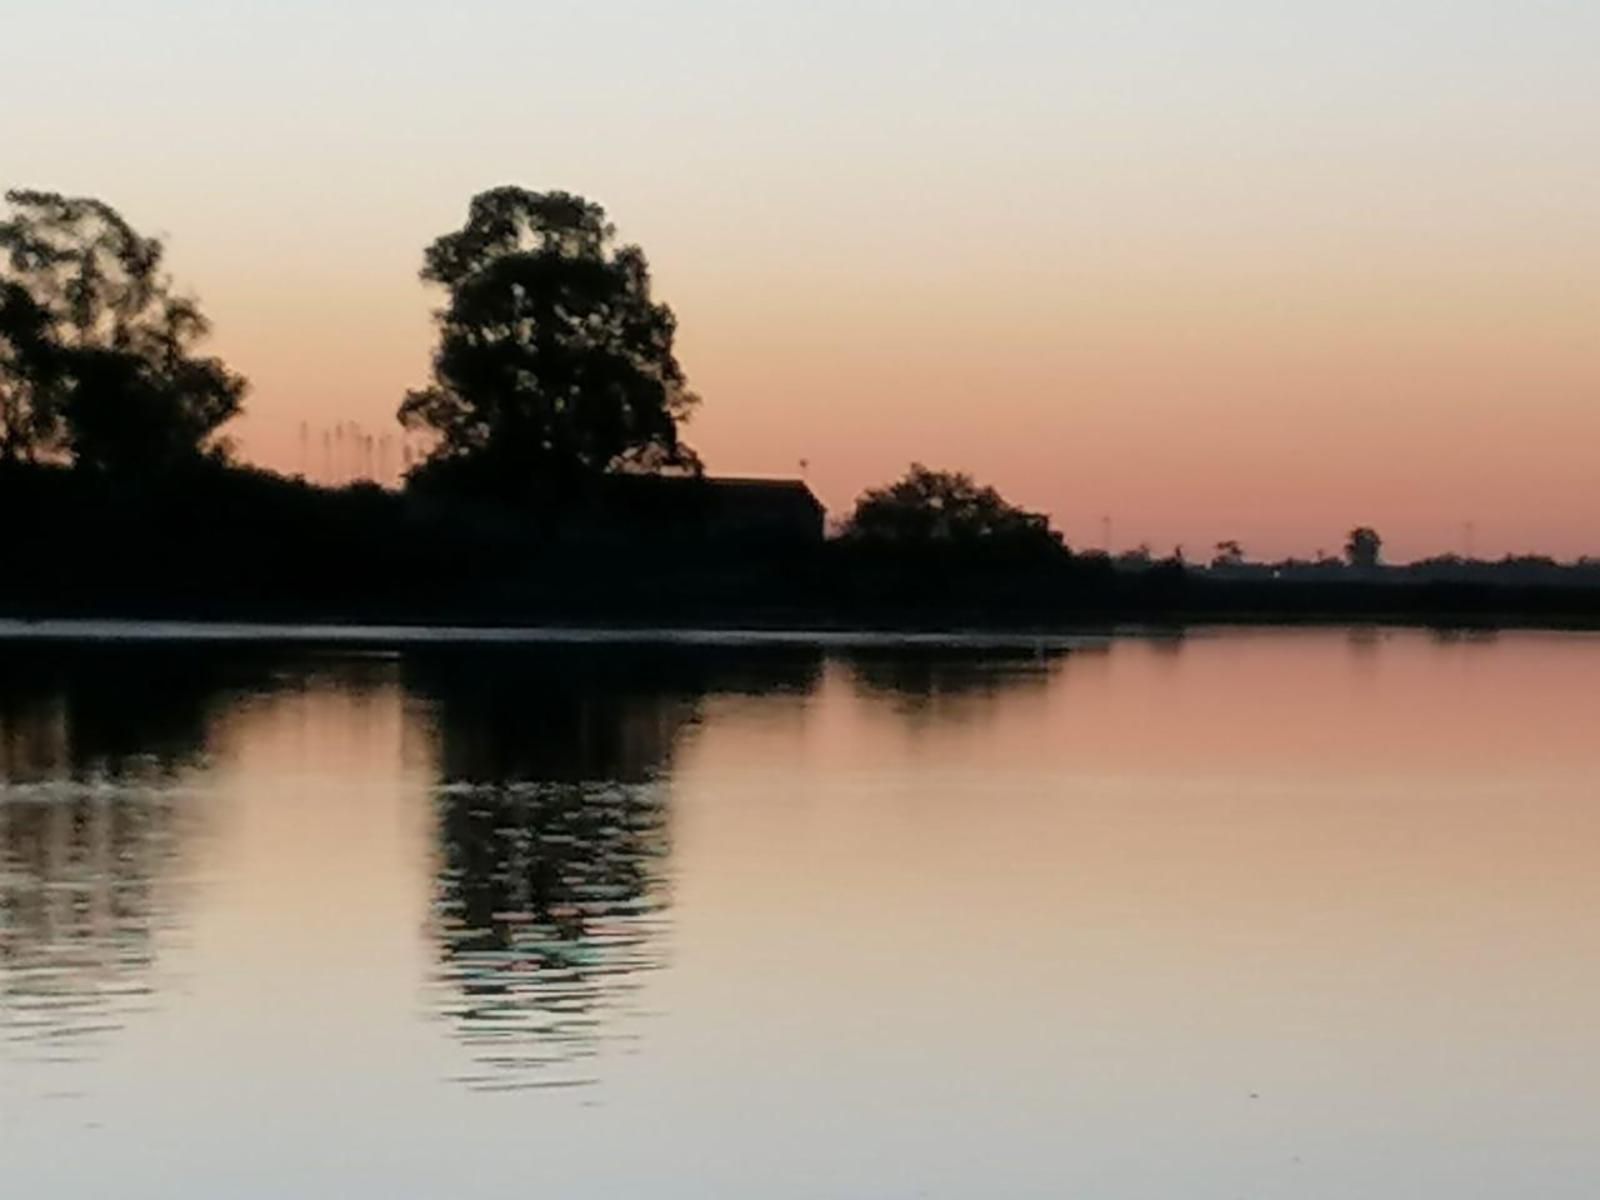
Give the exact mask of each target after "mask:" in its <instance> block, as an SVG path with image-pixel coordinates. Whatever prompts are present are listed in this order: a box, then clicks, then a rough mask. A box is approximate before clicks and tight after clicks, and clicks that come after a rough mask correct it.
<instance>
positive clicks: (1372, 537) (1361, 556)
mask: <svg viewBox="0 0 1600 1200" xmlns="http://www.w3.org/2000/svg"><path fill="white" fill-rule="evenodd" d="M1382 555H1383V539H1382V538H1381V537H1379V536H1378V531H1377V530H1376V529H1371V528H1368V527H1367V526H1365V525H1359V526H1357V527H1356V528H1354V529H1352V530H1351V531H1350V536H1349V537H1348V538H1346V539H1345V543H1344V556H1345V558H1346V559H1347V560H1348V561H1349V563H1350V565H1351V566H1352V567H1361V568H1364V569H1370V568H1372V567H1376V566H1377V565H1378V562H1379V560H1380V558H1381V557H1382Z"/></svg>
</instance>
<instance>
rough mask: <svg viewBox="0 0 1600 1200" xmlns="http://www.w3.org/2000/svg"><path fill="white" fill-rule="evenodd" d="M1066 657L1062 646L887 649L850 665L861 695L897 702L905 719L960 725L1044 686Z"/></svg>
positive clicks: (866, 653)
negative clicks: (979, 709)
mask: <svg viewBox="0 0 1600 1200" xmlns="http://www.w3.org/2000/svg"><path fill="white" fill-rule="evenodd" d="M1088 649H1090V647H1086V648H1085V649H1084V650H1073V651H1072V653H1084V652H1086V651H1087V650H1088ZM1067 654H1068V651H1066V650H1065V649H1062V648H1060V647H1058V646H1040V647H1039V648H1038V649H1018V648H1004V647H1002V648H994V647H982V648H976V647H974V648H967V647H944V648H936V649H929V648H922V647H918V648H916V649H909V650H908V649H906V648H903V647H885V648H883V649H862V650H855V651H852V652H850V653H849V654H848V655H846V662H847V663H848V664H849V667H850V673H851V675H852V676H853V677H854V679H855V682H856V685H857V686H858V687H859V688H860V689H861V690H862V691H863V692H866V693H868V694H870V695H878V696H882V697H885V698H887V699H889V700H891V701H893V702H894V704H895V705H896V706H897V707H898V708H899V709H900V710H901V711H902V712H904V713H905V714H906V715H907V716H910V717H917V718H921V717H927V716H932V715H935V714H938V715H944V716H949V717H951V718H952V719H960V718H966V717H969V716H970V715H971V709H972V708H973V706H975V705H976V706H981V705H984V704H987V703H990V702H992V701H993V700H995V699H996V698H997V697H999V696H1001V695H1002V694H1004V693H1006V692H1010V691H1014V690H1016V689H1019V688H1022V689H1027V688H1042V687H1044V686H1046V685H1047V684H1048V682H1049V680H1050V678H1051V676H1052V675H1053V674H1054V673H1055V671H1056V669H1057V668H1058V667H1059V666H1060V664H1061V663H1062V662H1063V661H1064V660H1065V659H1066V657H1067Z"/></svg>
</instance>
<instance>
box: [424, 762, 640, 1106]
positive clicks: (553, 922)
mask: <svg viewBox="0 0 1600 1200" xmlns="http://www.w3.org/2000/svg"><path fill="white" fill-rule="evenodd" d="M664 790H665V788H664V785H659V784H653V783H649V784H599V783H590V784H586V783H554V784H551V783H527V782H523V783H509V784H487V785H486V784H452V785H446V786H444V787H441V788H440V789H439V790H438V793H437V797H436V804H437V806H438V810H439V836H440V842H441V846H440V856H441V863H440V867H439V872H438V882H437V886H436V891H435V912H436V925H435V929H436V936H437V938H438V941H439V949H440V956H441V967H440V971H439V981H440V982H441V983H442V984H443V985H445V986H446V987H447V988H448V989H449V991H450V993H451V994H450V995H448V996H445V997H442V998H441V1000H440V1011H441V1012H442V1013H443V1014H444V1015H445V1016H447V1017H449V1018H450V1019H452V1020H453V1021H454V1022H456V1023H457V1026H458V1030H459V1034H460V1036H461V1038H462V1040H463V1041H464V1042H465V1043H466V1044H467V1045H468V1046H469V1047H470V1048H471V1050H472V1052H473V1055H474V1058H475V1060H476V1062H477V1064H478V1067H479V1068H480V1069H479V1070H477V1071H475V1072H473V1073H471V1074H468V1075H466V1076H465V1077H464V1078H465V1081H466V1082H467V1083H469V1084H470V1085H471V1086H474V1087H486V1088H499V1087H513V1086H560V1085H567V1084H571V1083H575V1082H586V1081H587V1077H586V1076H585V1075H584V1073H583V1072H584V1070H585V1068H584V1065H583V1060H585V1059H591V1058H593V1057H594V1054H595V1043H596V1040H597V1039H598V1038H599V1037H601V1036H603V1035H604V1029H603V1026H604V1024H605V1023H606V1022H607V1021H610V1020H612V1019H614V1018H615V1017H616V1016H617V1013H618V1010H619V1009H622V1010H626V1009H627V1007H628V1006H629V1004H630V1003H631V1002H632V999H633V997H634V995H635V994H636V993H637V990H638V986H639V985H638V981H637V980H635V979H634V978H633V976H635V975H636V974H638V973H639V972H644V971H650V970H654V969H656V968H657V967H659V966H661V965H662V961H663V959H662V955H663V953H664V951H663V949H662V946H661V940H662V936H663V926H664V923H665V919H666V908H667V902H666V883H665V880H664V878H663V875H664V860H665V857H666V852H667V843H666V817H665V811H664ZM548 1068H559V1071H557V1072H554V1073H550V1072H547V1069H548Z"/></svg>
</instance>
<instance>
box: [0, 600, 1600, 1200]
mask: <svg viewBox="0 0 1600 1200" xmlns="http://www.w3.org/2000/svg"><path fill="white" fill-rule="evenodd" d="M1597 687H1600V639H1596V638H1591V637H1584V636H1577V635H1559V634H1504V635H1500V636H1496V637H1474V636H1458V637H1444V636H1437V635H1431V634H1427V633H1422V632H1373V631H1354V632H1352V631H1343V630H1317V631H1292V632H1239V633H1201V634H1194V635H1190V636H1188V637H1185V638H1182V639H1177V638H1173V639H1134V638H1130V639H1125V640H1114V641H1110V642H1108V643H1102V644H1098V645H1085V646H1082V647H1079V648H1070V649H1065V650H1060V649H1057V650H1051V651H1048V652H1034V653H1027V654H1007V653H1004V652H1001V651H998V650H993V649H988V650H985V649H981V648H974V647H967V648H965V649H964V650H961V651H946V652H940V651H937V650H934V649H930V648H928V647H915V648H907V647H902V648H899V649H893V648H879V649H876V650H874V649H871V648H865V647H853V648H851V647H833V648H830V649H820V648H818V649H809V650H808V649H805V648H803V647H795V646H788V647H780V646H767V647H762V646H747V647H732V646H722V647H698V648H697V647H692V646H676V647H656V648H654V649H649V648H642V647H630V646H624V645H594V646H578V647H559V646H544V647H508V646H496V647H486V648H478V649H474V648H472V647H466V646H434V647H427V646H415V647H411V648H407V649H402V650H399V651H396V652H376V651H370V650H369V651H356V650H353V649H352V650H346V651H343V652H339V653H322V654H313V653H309V652H305V651H297V650H293V649H290V648H277V649H270V648H260V647H258V648H255V649H247V648H243V647H241V646H229V645H211V646H204V647H192V648H189V649H182V648H177V647H172V646H155V645H151V646H143V647H126V646H125V647H121V648H118V647H115V646H99V647H91V646H80V647H78V648H76V649H70V650H69V649H63V648H61V647H59V646H58V647H54V648H51V647H46V646H32V647H28V646H12V647H10V648H6V649H0V1195H5V1196H7V1197H11V1196H16V1197H40V1198H51V1200H53V1198H57V1197H104V1196H116V1197H118V1198H119V1200H133V1198H146V1197H147V1198H150V1200H158V1198H159V1200H187V1198H191V1197H193V1198H211V1197H229V1198H234V1200H238V1198H256V1197H261V1198H266V1197H271V1198H273V1200H279V1198H286V1197H296V1198H299V1197H324V1196H326V1197H354V1198H359V1200H368V1198H370V1200H397V1198H410V1197H415V1198H419V1200H422V1198H427V1200H434V1198H453V1197H460V1196H472V1197H481V1198H485V1200H493V1198H499V1197H518V1198H522V1197H527V1196H541V1195H542V1196H552V1197H577V1198H588V1197H627V1196H638V1197H729V1198H733V1197H739V1198H747V1197H795V1198H799V1197H807V1198H812V1197H850V1198H856V1197H859V1198H862V1200H882V1198H895V1197H906V1198H910V1197H961V1198H967V1197H984V1198H1006V1197H1067V1196H1073V1197H1078V1196H1081V1197H1095V1198H1106V1200H1123V1198H1133V1197H1140V1198H1144V1197H1150V1198H1156V1197H1162V1198H1165V1197H1182V1198H1184V1200H1193V1198H1212V1197H1215V1198H1219V1200H1220V1198H1224V1197H1226V1198H1228V1200H1233V1198H1235V1197H1296V1198H1304V1197H1349V1198H1352V1200H1354V1198H1361V1200H1373V1198H1384V1197H1394V1198H1396V1200H1399V1198H1402V1197H1403V1198H1405V1200H1414V1198H1416V1197H1420V1196H1440V1197H1444V1196H1448V1197H1452V1198H1460V1197H1522V1196H1538V1197H1541V1198H1545V1200H1548V1198H1552V1197H1580V1196H1581V1197H1585V1198H1588V1197H1592V1196H1593V1195H1594V1194H1595V1192H1596V1188H1597V1186H1600V1033H1597V1017H1596V1014H1597V1013H1600V736H1597V732H1600V722H1597V719H1596V718H1597V717H1600V703H1597Z"/></svg>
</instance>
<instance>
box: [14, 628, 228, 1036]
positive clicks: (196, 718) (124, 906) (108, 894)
mask: <svg viewBox="0 0 1600 1200" xmlns="http://www.w3.org/2000/svg"><path fill="white" fill-rule="evenodd" d="M233 674H236V672H230V673H229V674H226V675H225V674H224V672H223V668H222V664H221V662H220V661H219V660H217V659H216V658H215V657H206V656H196V655H188V654H175V653H171V652H167V653H161V654H157V653H155V652H152V651H144V652H133V651H126V650H116V649H102V650H96V651H85V650H72V651H69V650H62V649H58V650H52V651H50V652H42V651H28V650H16V649H13V650H8V651H6V652H5V654H4V656H3V659H0V1022H3V1025H4V1031H3V1034H0V1036H3V1038H4V1042H5V1045H6V1046H7V1048H8V1050H9V1051H10V1052H12V1053H16V1054H19V1055H21V1056H22V1057H33V1058H40V1059H50V1060H56V1059H75V1058H79V1057H82V1056H84V1055H86V1054H88V1053H90V1052H91V1051H92V1049H93V1048H94V1046H95V1045H96V1044H97V1037H96V1035H98V1034H101V1033H104V1032H106V1031H108V1030H111V1029H115V1028H117V1027H119V1026H120V1025H121V1024H122V1023H123V1021H124V1020H125V1019H126V1018H127V1016H128V1015H129V1014H130V1013H131V1012H132V1011H134V1010H136V1009H138V1008H139V1007H141V1006H142V1005H143V1004H145V1003H146V1002H147V1001H148V999H149V997H150V996H151V993H152V984H151V968H152V966H153V964H154V961H155V955H156V945H157V941H158V935H159V934H161V933H162V932H163V931H164V930H165V929H167V928H168V926H169V924H170V921H171V919H172V916H173V913H174V909H175V903H176V900H175V892H176V890H177V887H178V882H179V880H180V879H181V877H182V874H183V872H182V870H181V869H180V858H181V855H182V853H183V847H184V845H185V843H186V840H187V836H188V833H189V832H190V830H191V829H192V826H193V820H194V815H195V814H194V812H193V810H192V806H191V804H190V801H191V799H192V793H191V792H189V791H188V790H187V788H186V785H185V783H184V776H185V775H186V773H187V771H188V769H189V768H191V767H193V766H195V765H197V764H198V763H200V762H201V761H202V760H203V759H204V756H205V746H206V737H207V731H208V729H209V727H210V724H211V721H212V717H213V714H214V713H215V712H216V711H217V708H218V706H219V705H220V704H223V703H225V702H226V700H225V697H226V695H227V692H228V688H229V686H230V684H229V679H230V677H231V676H232V675H233Z"/></svg>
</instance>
